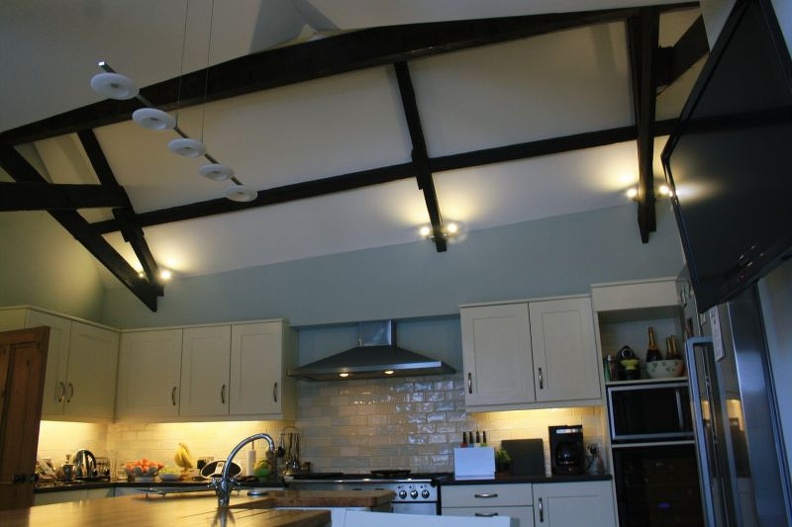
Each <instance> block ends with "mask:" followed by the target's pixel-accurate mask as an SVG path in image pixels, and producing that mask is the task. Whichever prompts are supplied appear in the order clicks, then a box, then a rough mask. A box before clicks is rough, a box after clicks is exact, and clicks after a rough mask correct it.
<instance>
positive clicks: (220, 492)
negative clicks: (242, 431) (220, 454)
mask: <svg viewBox="0 0 792 527" xmlns="http://www.w3.org/2000/svg"><path fill="white" fill-rule="evenodd" d="M257 439H263V440H265V441H266V442H267V444H269V447H270V450H271V451H273V452H275V441H273V439H272V437H271V436H270V435H269V434H265V433H263V432H262V433H259V434H253V435H252V436H250V437H246V438H245V439H243V440H242V441H240V442H239V444H238V445H237V446H235V447H234V449H233V450H231V453H230V454H228V459H226V461H225V465H223V472H222V473H221V474H220V476H219V477H215V478H212V483H211V486H212V487H214V489H215V493H216V494H217V506H218V507H219V508H226V507H228V502H229V500H230V498H231V491H232V490H233V488H234V487H237V486H238V483H237V482H236V481H235V480H232V479H231V477H230V476H229V475H228V472H229V470H231V464H232V462H233V461H234V456H236V455H237V453H238V452H239V451H240V450H241V449H242V447H243V446H245V445H247V444H248V443H252V442H253V441H256V440H257Z"/></svg>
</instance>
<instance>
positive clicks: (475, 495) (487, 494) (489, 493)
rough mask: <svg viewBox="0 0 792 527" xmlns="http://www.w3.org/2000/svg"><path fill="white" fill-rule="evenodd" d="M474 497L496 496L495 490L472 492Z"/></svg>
mask: <svg viewBox="0 0 792 527" xmlns="http://www.w3.org/2000/svg"><path fill="white" fill-rule="evenodd" d="M473 497H474V498H497V497H498V493H497V492H480V493H478V494H473Z"/></svg>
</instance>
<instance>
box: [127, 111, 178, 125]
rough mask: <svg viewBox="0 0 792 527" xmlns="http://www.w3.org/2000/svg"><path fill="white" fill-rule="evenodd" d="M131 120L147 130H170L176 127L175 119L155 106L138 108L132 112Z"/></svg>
mask: <svg viewBox="0 0 792 527" xmlns="http://www.w3.org/2000/svg"><path fill="white" fill-rule="evenodd" d="M132 120H133V121H135V122H136V123H137V124H139V125H140V126H142V127H143V128H148V129H149V130H172V129H173V128H175V127H176V119H174V118H173V117H171V116H170V114H168V113H166V112H163V111H162V110H158V109H157V108H140V109H139V110H135V111H134V113H133V114H132Z"/></svg>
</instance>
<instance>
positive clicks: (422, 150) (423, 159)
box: [393, 62, 448, 253]
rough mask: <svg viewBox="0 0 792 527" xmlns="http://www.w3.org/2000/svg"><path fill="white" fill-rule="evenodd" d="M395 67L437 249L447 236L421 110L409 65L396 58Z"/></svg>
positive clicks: (445, 244) (445, 243) (440, 249)
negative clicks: (433, 176)
mask: <svg viewBox="0 0 792 527" xmlns="http://www.w3.org/2000/svg"><path fill="white" fill-rule="evenodd" d="M393 67H394V69H395V70H396V80H397V81H398V84H399V95H400V96H401V101H402V108H403V109H404V117H405V119H406V120H407V129H408V130H409V132H410V141H411V142H412V152H411V157H412V162H413V166H414V167H415V177H416V179H417V181H418V188H419V189H420V190H422V191H423V194H424V201H425V202H426V210H427V212H428V213H429V221H430V223H431V224H432V239H433V240H434V244H435V247H437V252H439V253H441V252H444V251H446V250H448V240H447V239H446V233H445V230H444V228H443V216H442V214H440V204H439V203H438V200H437V191H436V190H435V186H434V179H433V178H432V171H431V169H430V168H429V153H428V151H427V150H426V139H425V138H424V133H423V126H421V114H420V112H419V111H418V101H417V100H416V99H415V89H414V87H413V83H412V79H411V78H410V69H409V68H408V67H407V63H406V62H397V63H396V64H394V65H393Z"/></svg>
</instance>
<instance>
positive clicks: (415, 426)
mask: <svg viewBox="0 0 792 527" xmlns="http://www.w3.org/2000/svg"><path fill="white" fill-rule="evenodd" d="M298 386H299V387H298V397H299V400H298V419H297V421H296V422H293V423H292V422H288V421H240V422H234V421H231V422H226V421H223V422H209V423H151V424H146V423H127V422H123V423H114V424H90V423H71V422H56V421H43V422H42V425H41V432H40V436H39V458H50V459H52V460H53V462H54V463H56V464H60V463H62V462H63V460H64V459H65V456H66V454H72V453H73V452H74V451H75V450H76V449H77V448H87V449H89V450H91V451H92V452H94V454H96V455H97V456H106V457H109V458H110V460H111V461H112V462H114V463H115V464H116V465H118V464H120V463H123V462H125V461H129V460H134V459H138V458H141V457H148V458H150V459H154V460H157V461H161V462H163V463H166V464H172V463H173V454H174V453H175V451H176V448H177V446H178V443H179V442H184V443H186V444H187V445H188V446H189V447H190V450H191V451H192V453H193V455H194V457H198V456H211V457H214V458H215V459H225V457H226V456H227V455H228V452H230V450H231V449H232V448H233V447H234V446H235V445H236V444H237V443H238V442H239V441H240V440H241V439H243V438H244V437H247V436H249V435H251V434H253V433H257V432H268V433H269V434H270V435H272V436H273V437H274V438H275V439H276V440H277V438H278V435H279V434H280V432H281V431H282V430H283V429H284V428H285V427H286V426H289V425H295V426H297V427H298V428H299V429H300V431H301V432H302V436H303V441H302V446H303V448H302V459H301V461H303V462H304V461H310V462H311V463H312V467H313V470H314V471H340V472H366V471H368V470H371V469H388V468H390V469H393V468H408V469H411V470H413V471H415V472H430V471H431V472H436V471H448V472H451V471H453V449H454V447H455V446H458V445H459V443H460V442H461V437H462V432H463V431H466V430H476V429H479V430H486V431H487V439H488V441H489V444H490V445H492V446H495V447H498V446H499V444H500V441H502V440H503V439H521V438H542V439H543V440H544V442H545V459H546V463H545V464H546V471H547V473H549V459H550V458H549V445H548V440H547V427H548V426H550V425H559V424H582V425H583V431H584V434H585V436H586V437H585V440H586V442H597V443H602V442H603V419H602V410H601V408H599V407H596V408H595V407H584V408H559V409H545V410H520V411H505V412H486V413H475V414H468V413H467V412H466V411H465V397H464V391H463V390H464V383H463V379H462V375H461V374H453V375H445V376H435V377H415V378H406V379H384V380H368V381H342V382H317V383H312V382H301V383H300V384H299V385H298ZM264 448H266V447H265V445H263V444H261V445H259V444H256V449H261V450H260V452H263V449H264ZM259 457H261V456H259ZM240 461H241V460H240Z"/></svg>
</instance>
